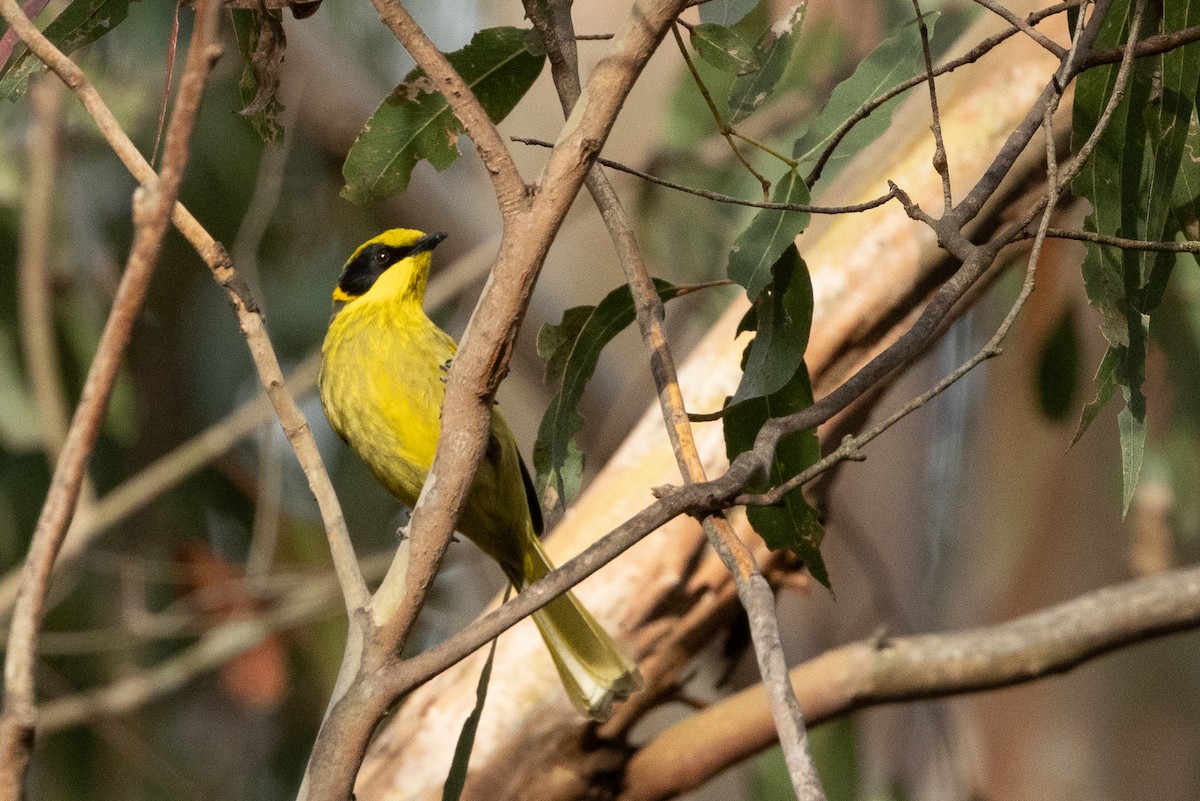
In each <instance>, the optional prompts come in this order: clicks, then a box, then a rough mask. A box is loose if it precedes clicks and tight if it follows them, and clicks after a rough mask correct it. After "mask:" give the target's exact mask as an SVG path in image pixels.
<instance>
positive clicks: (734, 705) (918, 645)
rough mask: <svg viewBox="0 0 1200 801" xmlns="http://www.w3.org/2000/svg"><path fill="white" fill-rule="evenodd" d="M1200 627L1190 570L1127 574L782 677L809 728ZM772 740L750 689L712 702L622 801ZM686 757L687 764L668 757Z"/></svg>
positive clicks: (660, 793)
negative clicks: (1008, 614)
mask: <svg viewBox="0 0 1200 801" xmlns="http://www.w3.org/2000/svg"><path fill="white" fill-rule="evenodd" d="M1197 627H1200V567H1192V568H1187V569H1183V570H1176V571H1172V572H1170V573H1164V574H1161V575H1158V576H1153V577H1151V578H1145V579H1138V580H1136V581H1129V582H1126V583H1124V584H1118V585H1115V586H1111V587H1105V588H1104V589H1100V590H1097V591H1095V592H1091V593H1088V594H1086V595H1081V596H1079V597H1078V598H1075V599H1073V600H1071V601H1067V602H1066V603H1063V604H1059V605H1057V606H1052V607H1050V608H1048V609H1044V610H1042V611H1040V612H1035V613H1033V614H1030V615H1026V616H1025V617H1021V618H1017V619H1016V620H1012V621H1009V622H1007V623H1002V624H999V625H996V626H987V627H983V628H977V629H969V630H966V631H960V632H952V633H947V634H924V635H917V636H912V637H896V638H891V637H882V638H872V639H868V640H863V641H860V642H857V643H852V644H850V645H844V646H842V647H840V648H836V649H834V650H832V651H827V652H826V653H824V654H821V655H820V656H818V657H816V658H814V659H810V660H809V661H807V662H805V663H803V664H801V665H799V666H797V667H795V668H793V669H792V671H791V680H792V685H793V686H794V687H795V688H796V693H797V695H798V696H799V698H800V704H801V706H802V707H803V708H804V714H805V716H806V717H807V719H808V720H809V721H810V722H811V723H812V724H813V725H816V724H820V723H824V722H826V721H828V720H832V719H833V718H837V717H841V716H843V715H847V714H849V713H851V712H853V711H855V710H858V709H864V708H866V707H871V706H879V705H882V704H891V703H899V702H903V701H915V700H920V699H928V698H944V697H948V696H954V695H962V694H965V693H972V692H980V691H982V690H992V689H996V688H999V687H1010V686H1012V685H1014V684H1022V683H1025V682H1029V681H1034V680H1037V679H1041V678H1046V677H1048V676H1053V675H1056V674H1059V673H1064V672H1066V671H1068V670H1071V669H1072V668H1075V667H1077V666H1079V665H1081V664H1083V663H1085V662H1088V661H1090V660H1092V659H1095V658H1097V657H1099V656H1103V655H1104V654H1107V653H1110V652H1112V651H1116V650H1120V649H1123V648H1129V647H1131V646H1133V645H1137V644H1139V643H1142V642H1145V641H1147V640H1151V639H1154V638H1157V637H1163V636H1166V635H1168V634H1175V633H1178V632H1181V631H1189V630H1193V629H1196V628H1197ZM774 742H775V730H774V726H773V723H772V720H771V714H770V711H769V710H768V708H767V701H766V696H765V692H764V690H763V688H762V687H761V686H756V687H751V688H748V689H746V690H743V691H741V692H740V693H737V694H736V695H733V696H731V697H729V698H727V699H725V700H723V701H721V702H719V703H716V704H713V705H712V706H710V707H708V708H707V709H705V710H704V711H702V712H699V713H697V714H695V715H693V716H692V717H690V718H688V719H687V720H685V721H683V722H682V723H678V724H676V725H675V726H672V727H671V728H669V729H667V730H666V731H664V732H663V733H662V734H660V735H658V736H657V737H655V738H654V739H653V740H651V741H650V742H649V743H648V744H646V745H645V746H643V747H642V748H641V749H640V750H639V751H638V752H637V754H635V755H634V757H633V759H632V760H630V763H629V768H628V770H627V771H626V774H625V787H626V789H625V792H624V793H623V794H622V796H621V799H622V801H657V800H658V799H666V798H672V797H674V796H676V795H679V794H681V793H685V792H688V791H689V790H691V789H694V788H696V787H698V786H700V785H701V784H703V783H704V782H706V781H708V780H709V779H711V778H712V777H713V776H715V775H716V774H717V773H719V772H720V771H722V770H724V769H725V768H727V767H730V766H732V765H735V764H737V763H738V762H740V761H742V760H743V759H746V758H747V757H750V756H752V755H753V754H755V753H758V752H759V751H762V750H764V749H766V748H768V747H770V746H771V745H773V744H774ZM681 753H686V754H687V755H688V758H687V759H686V760H681V759H679V754H681Z"/></svg>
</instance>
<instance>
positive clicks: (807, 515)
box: [723, 363, 830, 587]
mask: <svg viewBox="0 0 1200 801" xmlns="http://www.w3.org/2000/svg"><path fill="white" fill-rule="evenodd" d="M812 403H813V392H812V383H811V381H810V380H809V376H808V369H807V368H806V367H805V366H804V364H803V363H801V365H800V368H799V369H798V370H797V371H796V374H795V375H794V376H793V377H792V379H791V380H790V381H789V382H788V383H787V384H786V385H784V387H783V388H782V389H780V390H779V391H778V392H775V393H773V394H771V395H768V396H766V397H762V398H753V399H751V400H748V401H746V402H744V403H741V404H738V405H737V406H736V407H734V408H732V409H730V410H729V412H728V413H727V414H726V415H725V416H724V418H723V419H724V423H725V452H726V454H727V455H728V456H729V459H730V460H733V459H734V458H736V457H737V455H738V454H740V453H742V452H744V451H747V450H750V449H751V448H752V447H754V439H755V437H757V436H758V431H759V429H761V428H762V426H763V424H764V423H766V422H767V420H770V419H771V418H773V417H783V416H784V415H788V414H792V413H794V412H799V411H803V410H804V409H807V408H808V407H809V406H811V405H812ZM820 458H821V444H820V442H819V441H818V440H817V435H816V432H814V431H811V430H809V431H798V432H796V433H794V434H789V435H788V436H786V437H784V438H783V439H782V440H780V441H779V444H778V445H777V447H776V448H775V458H774V459H773V460H772V462H771V469H770V471H769V477H768V479H767V480H766V481H765V482H762V483H759V484H756V485H754V486H749V487H747V491H749V492H755V491H760V492H761V491H763V490H766V489H768V488H769V487H772V486H777V485H779V484H781V483H783V482H784V481H786V480H788V479H790V478H791V477H792V476H795V475H797V474H798V473H800V472H802V471H804V470H805V469H807V468H809V467H811V466H812V465H813V464H815V463H816V462H817V461H818V460H819V459H820ZM746 518H747V519H748V520H749V521H750V525H751V526H753V527H754V530H755V531H756V532H758V535H759V536H760V537H762V538H763V542H765V543H766V544H767V545H768V546H769V547H771V548H773V549H776V550H779V549H784V548H786V549H788V550H790V551H792V552H793V553H795V554H796V555H797V556H798V557H799V558H800V559H801V560H803V562H804V564H805V566H807V567H808V571H809V572H810V573H812V575H813V578H815V579H816V580H817V581H819V582H821V583H822V584H823V585H825V586H826V587H830V583H829V573H828V571H827V570H826V569H825V562H824V560H823V559H822V558H821V540H822V539H824V536H825V529H824V527H823V526H822V525H821V519H820V515H819V514H818V512H817V510H816V509H814V508H813V507H812V506H811V505H810V504H809V503H808V501H807V500H806V499H805V498H804V491H803V489H802V488H799V487H797V488H796V489H794V490H792V491H791V492H789V493H788V494H787V495H785V496H784V498H783V500H782V501H781V502H780V503H778V504H775V505H773V506H753V505H751V506H747V507H746Z"/></svg>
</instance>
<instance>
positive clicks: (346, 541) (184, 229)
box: [0, 0, 370, 617]
mask: <svg viewBox="0 0 1200 801" xmlns="http://www.w3.org/2000/svg"><path fill="white" fill-rule="evenodd" d="M253 2H255V3H256V6H255V7H257V4H258V3H260V2H261V0H253ZM0 12H2V13H3V16H4V17H5V19H7V20H8V22H9V24H10V25H11V26H12V27H13V29H15V30H17V32H18V33H19V34H20V36H21V39H22V40H23V41H24V42H25V43H26V44H27V45H28V47H29V49H30V50H31V51H33V53H34V54H35V55H36V56H37V57H38V59H39V60H41V61H42V62H43V63H44V64H45V65H46V66H47V67H49V68H50V70H51V71H52V72H53V73H54V74H56V75H57V76H58V77H59V78H60V79H61V80H62V81H63V83H65V84H66V85H67V86H68V87H69V88H70V89H71V90H72V91H73V92H74V93H75V96H76V97H77V98H78V99H79V102H80V103H81V104H82V105H83V107H84V109H85V110H86V111H87V113H88V114H89V115H90V116H91V118H92V120H93V121H94V122H95V123H96V126H97V127H98V128H99V129H100V133H101V134H102V135H103V136H104V139H105V141H107V142H108V144H109V147H111V148H112V150H113V153H114V154H116V156H117V157H118V158H119V159H120V160H121V163H122V164H124V165H125V168H126V169H127V170H129V172H130V173H131V174H132V175H133V177H134V178H135V179H136V180H137V181H138V183H139V184H142V185H143V186H148V185H151V184H154V183H155V182H156V181H157V177H156V175H155V172H154V169H153V168H152V167H151V166H150V164H149V162H147V161H146V159H145V158H144V157H143V156H142V154H141V153H140V152H139V151H138V149H137V147H136V146H135V145H134V144H133V142H132V140H130V138H129V136H128V134H126V133H125V131H124V130H123V129H122V128H121V125H120V123H119V122H118V121H117V118H116V117H115V116H114V115H113V113H112V110H111V109H109V107H108V105H107V104H106V103H105V102H104V99H103V98H102V97H101V96H100V93H99V92H97V91H96V87H95V86H93V85H92V82H91V81H89V80H88V78H87V76H86V75H84V73H83V71H82V70H80V69H79V67H78V66H77V65H76V64H75V62H73V61H71V59H70V58H68V57H67V56H66V55H64V54H63V53H62V51H60V50H59V49H58V48H57V47H55V46H54V44H52V43H51V42H50V41H49V40H48V39H46V37H45V36H43V35H42V33H41V32H40V31H39V30H38V29H37V28H36V27H35V26H33V25H32V24H31V23H30V22H29V20H28V19H26V18H24V16H23V15H21V14H20V13H19V11H18V10H17V9H16V6H15V0H0ZM172 221H173V222H174V223H175V227H176V228H177V229H178V230H179V232H180V233H181V234H183V236H184V238H186V239H187V240H188V242H189V243H190V244H191V245H192V247H193V248H194V249H195V250H196V253H197V254H199V256H200V258H201V259H203V260H204V263H205V265H206V266H207V267H208V269H209V271H210V272H211V273H212V275H213V278H214V279H215V280H216V282H217V283H218V284H219V285H220V286H221V288H222V289H224V290H225V292H226V294H227V297H228V298H229V301H230V303H231V304H232V306H233V309H234V314H235V315H236V316H237V319H238V326H239V328H240V329H241V331H242V334H243V336H244V337H245V338H246V344H247V346H248V347H249V349H250V355H251V357H252V358H253V360H254V366H255V369H256V370H257V372H258V376H259V381H260V383H261V384H262V386H263V388H264V389H266V391H267V396H268V397H269V398H270V399H271V405H272V407H273V408H274V409H275V414H276V416H277V417H278V418H279V421H280V425H281V426H282V427H283V430H284V433H285V434H286V435H287V438H288V443H289V444H290V445H291V446H292V450H293V451H294V452H295V454H296V459H297V461H298V462H299V463H300V469H301V470H302V471H303V472H304V476H305V478H306V479H307V480H308V486H309V489H310V490H311V491H312V493H313V497H314V498H315V499H316V502H317V508H318V509H319V510H320V512H321V522H322V523H323V524H324V527H325V536H326V538H327V541H328V543H329V550H330V555H331V557H332V559H333V564H334V568H335V570H337V572H338V575H339V576H340V577H341V579H342V588H343V593H344V600H345V602H346V609H347V613H348V614H349V615H351V616H352V617H353V615H354V613H355V610H358V609H362V608H364V607H365V606H366V605H367V604H368V603H369V602H370V593H369V592H368V591H367V587H366V584H365V583H363V581H362V576H361V575H359V571H358V561H357V558H356V557H355V555H354V547H353V545H352V544H351V542H350V534H349V532H348V531H347V530H346V521H345V518H344V517H343V516H342V510H341V506H340V505H339V503H338V500H337V495H336V493H334V491H333V484H332V482H331V481H330V480H329V475H328V473H327V472H326V471H325V467H324V464H323V463H322V461H321V454H320V451H318V450H317V443H316V440H315V439H314V438H313V436H312V432H311V430H309V428H308V422H307V420H306V419H305V417H304V414H303V412H301V411H300V407H299V406H297V405H296V399H295V398H294V397H293V396H292V394H291V393H290V392H289V391H288V389H287V385H286V384H285V382H284V380H283V371H282V370H281V369H280V367H279V359H278V357H277V356H276V355H275V350H274V348H273V347H272V346H271V341H270V338H269V337H268V336H267V333H266V327H265V324H264V322H263V319H262V315H261V314H260V313H259V311H258V307H257V304H256V303H255V302H254V298H253V297H252V295H251V293H250V291H249V290H248V289H247V288H246V286H245V282H244V281H243V280H242V278H241V276H240V275H238V273H237V271H236V270H235V269H234V266H233V263H232V262H231V261H230V259H229V255H228V254H227V253H226V252H225V249H224V248H223V247H222V246H221V244H220V243H219V242H217V241H216V240H214V239H213V238H212V235H211V234H209V233H208V231H206V230H205V229H204V226H202V225H201V224H200V223H199V221H197V220H196V218H195V217H193V216H192V214H191V212H189V211H188V210H187V209H186V208H185V207H184V206H183V204H181V203H178V202H176V204H175V208H174V211H173V213H172Z"/></svg>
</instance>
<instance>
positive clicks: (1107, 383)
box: [1071, 347, 1121, 445]
mask: <svg viewBox="0 0 1200 801" xmlns="http://www.w3.org/2000/svg"><path fill="white" fill-rule="evenodd" d="M1120 360H1121V352H1120V351H1119V350H1117V349H1116V348H1113V347H1109V349H1108V350H1106V351H1105V352H1104V358H1103V359H1101V360H1100V367H1098V368H1097V369H1096V377H1095V378H1094V379H1093V380H1092V383H1093V384H1094V385H1095V386H1096V398H1095V399H1094V400H1092V401H1090V402H1089V403H1087V405H1085V406H1084V407H1083V413H1082V414H1081V415H1080V417H1079V427H1078V428H1076V429H1075V436H1074V437H1072V438H1071V444H1072V445H1074V444H1075V443H1076V442H1079V440H1080V438H1081V437H1082V436H1083V435H1084V434H1085V433H1087V430H1088V429H1089V428H1090V427H1091V425H1092V422H1093V421H1094V420H1095V419H1096V415H1098V414H1100V412H1101V411H1102V410H1103V409H1104V407H1105V406H1107V405H1108V402H1109V401H1110V400H1111V399H1112V396H1113V393H1114V392H1116V390H1117V364H1118V362H1120Z"/></svg>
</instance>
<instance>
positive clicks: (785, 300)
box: [726, 245, 813, 410]
mask: <svg viewBox="0 0 1200 801" xmlns="http://www.w3.org/2000/svg"><path fill="white" fill-rule="evenodd" d="M771 272H772V275H773V279H772V281H771V284H770V285H769V286H767V287H766V288H765V289H763V291H762V292H761V293H759V296H758V297H757V298H755V300H754V305H753V307H752V308H751V309H750V311H749V312H748V313H747V315H746V318H745V319H744V320H743V322H742V327H743V328H745V327H747V326H748V325H749V326H752V327H754V329H755V334H754V340H753V341H752V342H751V343H750V345H749V347H748V348H747V349H746V358H745V364H744V365H743V367H742V379H741V382H740V383H739V384H738V388H737V391H736V392H735V393H734V395H733V397H732V398H731V399H730V400H729V402H728V403H727V404H726V409H727V410H728V409H729V408H730V407H732V406H734V405H736V404H738V403H741V402H743V401H745V400H748V399H750V398H760V397H763V396H764V395H770V394H772V393H774V392H777V391H779V390H780V389H782V388H783V386H784V385H785V384H787V383H788V382H789V381H791V380H792V378H793V376H795V374H796V371H797V370H799V369H800V368H801V366H803V364H804V350H805V348H807V347H808V335H809V330H810V328H811V327H812V311H813V292H812V281H811V280H810V278H809V275H808V268H807V267H806V266H805V264H804V260H803V259H801V258H800V252H799V251H798V250H796V246H795V245H791V246H789V247H788V248H787V249H786V250H785V251H784V252H783V255H781V256H780V257H779V259H778V261H776V262H775V265H774V266H773V267H772V270H771Z"/></svg>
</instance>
